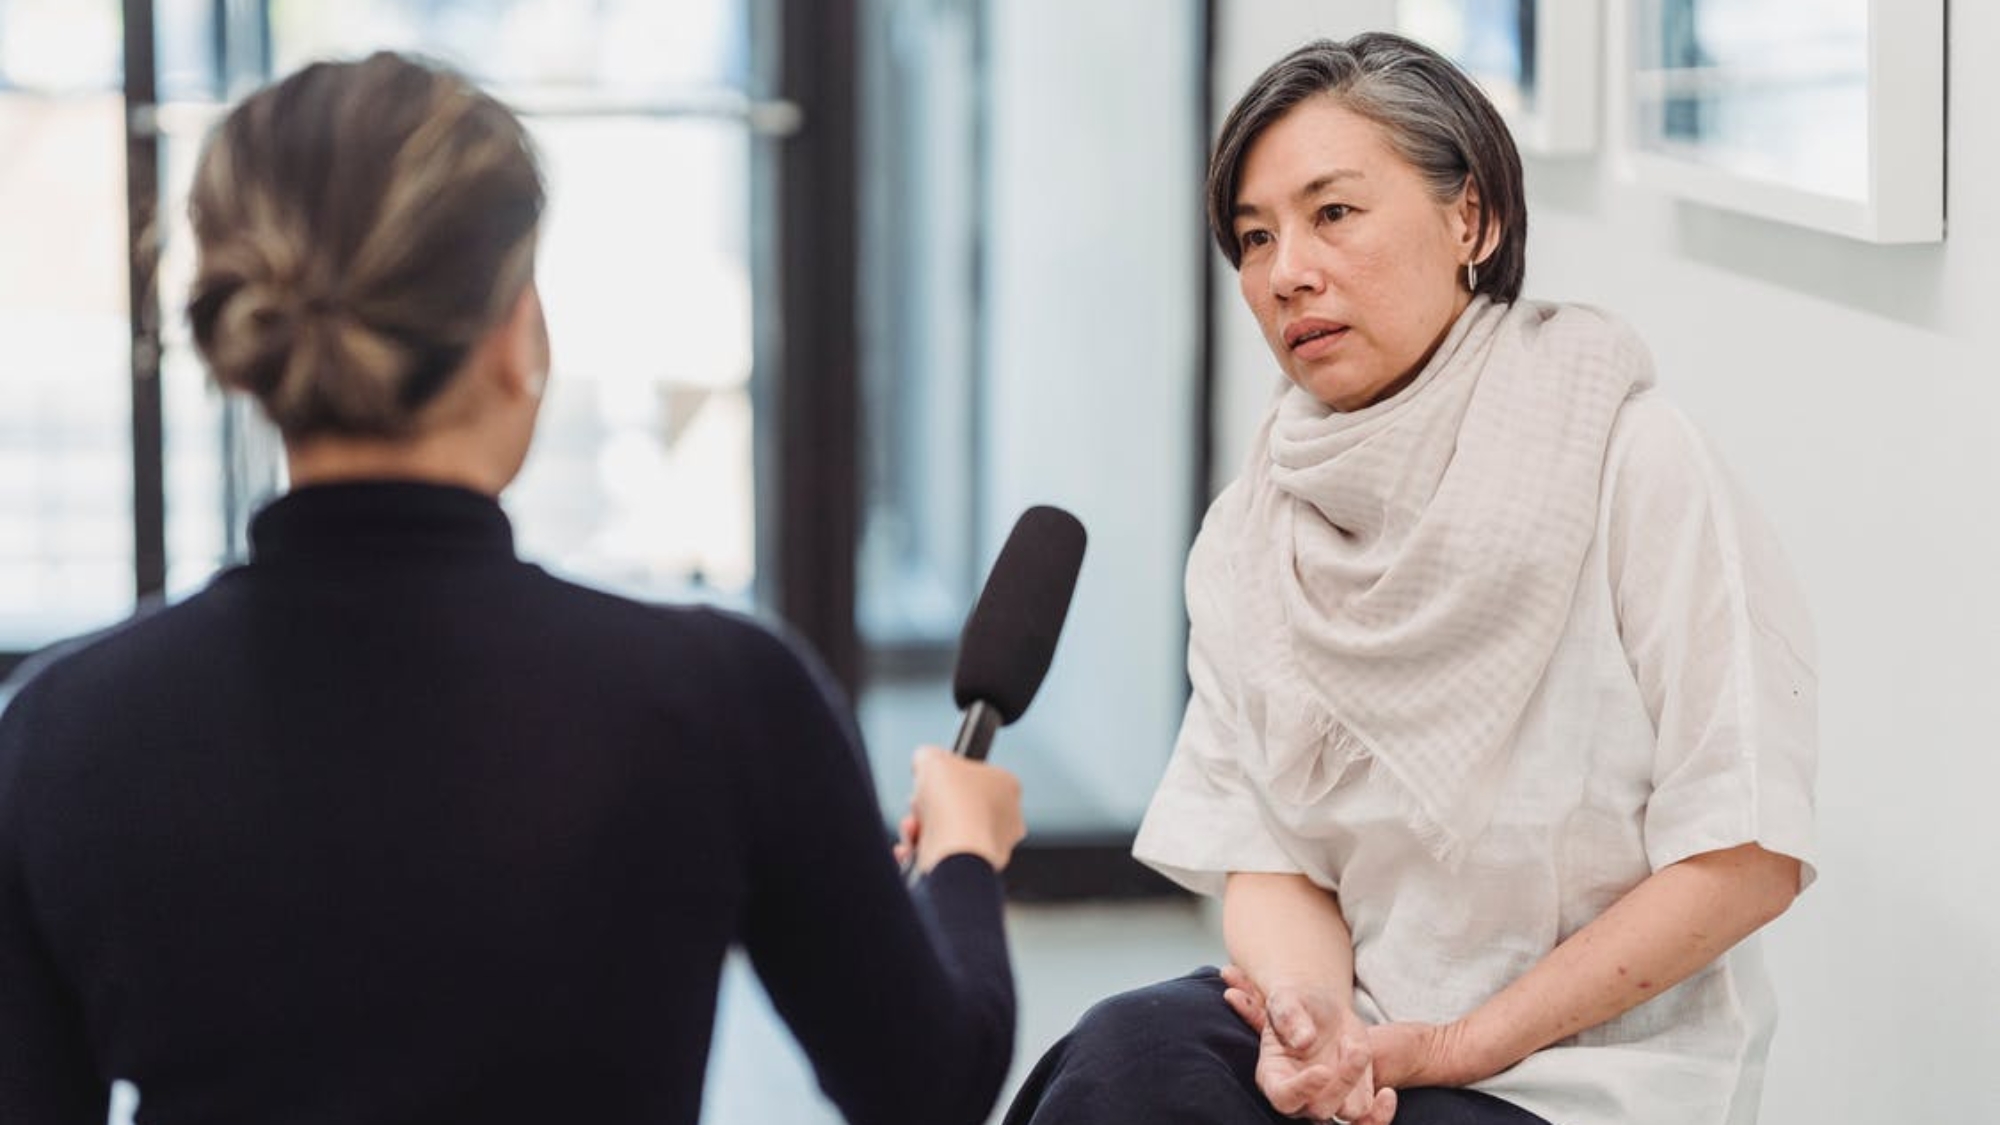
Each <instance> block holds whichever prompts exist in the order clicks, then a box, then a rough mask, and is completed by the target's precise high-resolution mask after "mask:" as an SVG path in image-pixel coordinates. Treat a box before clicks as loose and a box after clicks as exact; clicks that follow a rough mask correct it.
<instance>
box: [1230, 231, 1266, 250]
mask: <svg viewBox="0 0 2000 1125" xmlns="http://www.w3.org/2000/svg"><path fill="white" fill-rule="evenodd" d="M1270 241H1271V232H1270V231H1267V230H1246V231H1244V232H1243V233H1242V234H1240V235H1237V236H1236V242H1237V245H1239V246H1240V247H1242V248H1243V249H1245V250H1250V249H1254V248H1255V247H1258V246H1263V245H1266V244H1268V243H1269V242H1270Z"/></svg>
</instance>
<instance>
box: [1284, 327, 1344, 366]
mask: <svg viewBox="0 0 2000 1125" xmlns="http://www.w3.org/2000/svg"><path fill="white" fill-rule="evenodd" d="M1346 338H1347V326H1346V325H1345V324H1336V323H1334V322H1333V321H1330V320H1301V321H1299V322H1297V323H1296V324H1292V325H1290V326H1288V327H1287V328H1286V329H1285V346H1286V347H1288V348H1290V349H1291V351H1292V354H1293V355H1295V356H1298V357H1299V358H1300V359H1318V358H1320V357H1321V356H1323V355H1325V354H1327V353H1328V352H1330V351H1332V350H1333V349H1334V348H1336V347H1338V346H1339V345H1340V342H1341V341H1342V340H1344V339H1346Z"/></svg>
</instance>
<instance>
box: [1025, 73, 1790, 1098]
mask: <svg viewBox="0 0 2000 1125" xmlns="http://www.w3.org/2000/svg"><path fill="white" fill-rule="evenodd" d="M1209 215H1210V221H1211V223H1212V225H1213V230H1214V234H1215V237H1216V240H1217V242H1218V244H1219V245H1220V246H1221V248H1222V251H1223V253H1224V255H1225V256H1226V257H1228V259H1229V260H1230V262H1231V263H1232V264H1234V265H1235V266H1236V267H1237V268H1238V269H1239V271H1240V274H1241V282H1242V291H1243V297H1244V300H1245V301H1246V302H1248V304H1249V306H1250V309H1251V311H1252V312H1253V313H1254V314H1255V315H1256V318H1257V321H1258V323H1259V324H1260V325H1261V327H1262V329H1263V333H1264V337H1265V341H1266V343H1267V344H1268V345H1269V346H1270V348H1271V351H1272V353H1273V354H1274V355H1275V356H1276V357H1277V360H1278V364H1279V366H1280V367H1281V368H1282V369H1283V370H1284V372H1285V374H1286V376H1287V377H1288V379H1289V382H1290V385H1289V386H1288V387H1287V388H1286V389H1285V391H1284V392H1283V394H1282V396H1281V397H1280V398H1279V399H1278V401H1277V402H1276V403H1275V404H1274V406H1273V408H1272V410H1271V412H1270V414H1269V415H1268V417H1267V418H1266V421H1265V423H1264V427H1263V430H1262V432H1261V433H1260V435H1259V436H1258V439H1257V441H1256V442H1255V443H1254V448H1253V451H1252V453H1251V456H1250V459H1249V463H1248V464H1247V466H1246V467H1245V469H1244V471H1243V473H1242V475H1241V476H1240V477H1239V478H1238V479H1237V480H1236V481H1235V482H1234V483H1232V484H1231V485H1230V486H1229V487H1228V488H1227V489H1226V490H1224V492H1223V493H1222V495H1221V496H1220V497H1218V498H1217V500H1216V501H1215V503H1214V506H1213V507H1212V508H1211V509H1210V510H1209V513H1208V516H1207V518H1206V520H1205V521H1204V523H1203V525H1202V529H1201V532H1200V535H1199V536H1198V538H1197V540H1196V543H1195V546H1194V550H1193V552H1192V555H1191V556H1190V560H1189V563H1188V575H1187V593H1188V604H1189V614H1190V617H1191V619H1192V633H1191V642H1190V673H1191V678H1192V680H1193V684H1194V693H1193V697H1192V699H1191V701H1190V704H1189V707H1188V712H1187V716H1186V720H1185V723H1184V725H1183V728H1182V732H1181V736H1180V740H1179V744H1178V746H1177V747H1176V749H1175V752H1174V755H1173V758H1172V761H1171V763H1170V765H1169V766H1168V770H1167V774H1166V777H1165V779H1164V780H1163V781H1162V783H1161V785H1160V788H1159V791H1158V793H1157V794H1156V795H1155V798H1154V801H1153V804H1152V807H1151V809H1150V811H1149V812H1148V814H1147V817H1146V820H1145V823H1144V825H1143V826H1142V828H1141V830H1140V833H1139V839H1138V843H1137V845H1136V848H1135V851H1136V853H1137V855H1138V856H1139V857H1140V858H1141V859H1143V860H1145V861H1146V862H1148V863H1150V864H1152V865H1154V866H1155V867H1157V868H1159V869H1160V870H1162V871H1164V872H1166V873H1167V874H1169V875H1171V876H1173V877H1175V878H1176V879H1179V880H1180V881H1181V882H1183V883H1185V884H1186V885H1188V886H1190V887H1192V888H1195V889H1197V890H1200V891H1204V892H1208V893H1219V894H1220V895H1221V896H1222V898H1223V918H1224V931H1225V935H1224V936H1225V941H1226V944H1227V946H1228V950H1229V956H1230V959H1231V961H1232V962H1233V963H1234V964H1233V965H1232V967H1231V968H1229V969H1226V970H1224V971H1223V972H1221V973H1219V974H1218V973H1216V972H1214V971H1212V970H1209V971H1203V972H1197V973H1195V974H1193V975H1191V976H1189V977H1187V978H1183V979H1181V980H1178V981H1172V982H1168V983H1166V984H1162V985H1157V986H1154V987H1151V988H1147V989H1142V990H1140V991H1138V992H1135V993H1130V994H1126V995H1124V996H1120V997H1115V998H1113V999H1111V1000H1108V1001H1106V1002H1104V1003H1103V1004H1100V1005H1099V1006H1098V1007H1096V1008H1094V1009H1093V1010H1092V1011H1091V1012H1090V1013H1088V1014H1086V1016H1085V1017H1084V1019H1083V1020H1082V1021H1081V1022H1080V1023H1079V1025H1078V1026H1077V1028H1076V1029H1075V1031H1074V1032H1073V1033H1072V1034H1071V1035H1070V1036H1069V1037H1068V1038H1066V1039H1065V1040H1063V1041H1062V1042H1061V1043H1059V1044H1058V1045H1057V1046H1056V1047H1055V1048H1054V1049H1053V1050H1052V1051H1051V1052H1050V1053H1049V1054H1048V1056H1047V1057H1045V1058H1044V1059H1043V1060H1042V1063H1041V1065H1040V1066H1039V1068H1038V1069H1037V1071H1036V1072H1035V1074H1034V1075H1033V1076H1032V1077H1031V1078H1030V1079H1029V1081H1028V1083H1027V1085H1026V1086H1025V1088H1024V1091H1023V1093H1022V1095H1021V1097H1020V1098H1019V1100H1017V1102H1016V1103H1015V1106H1014V1108H1013V1110H1012V1112H1011V1114H1010V1116H1009V1118H1008V1120H1009V1121H1010V1122H1017V1123H1019V1122H1034V1123H1035V1125H1067V1123H1076V1122H1122V1121H1146V1122H1153V1123H1157V1122H1177V1121H1186V1122H1196V1121H1199V1122H1204V1123H1208V1125H1215V1123H1223V1125H1229V1123H1236V1122H1265V1121H1271V1120H1282V1119H1284V1118H1286V1117H1305V1118H1311V1119H1321V1120H1331V1121H1352V1122H1366V1123H1367V1125H1386V1123H1387V1122H1388V1121H1390V1120H1391V1119H1392V1118H1393V1119H1394V1120H1395V1121H1396V1122H1397V1123H1398V1125H1423V1123H1427V1122H1455V1123H1467V1125H1470V1123H1479V1122H1492V1123H1532V1122H1536V1121H1547V1122H1553V1123H1555V1125H1614V1123H1616V1125H1697V1123H1699V1125H1725V1123H1729V1125H1742V1123H1747V1122H1750V1121H1751V1120H1753V1119H1754V1117H1755V1115H1756V1109H1757V1099H1758V1087H1759V1083H1760V1080H1761V1076H1762V1069H1763V1057H1764V1051H1765V1047H1766V1044H1767V1042H1768V1038H1769V1036H1770V1034H1771V1029H1772V1021H1773V1011H1772V1003H1771V996H1770V990H1769V987H1768V984H1767V982H1766V979H1765V976H1764V973H1763V970H1762V968H1761V965H1760V961H1759V958H1758V955H1757V952H1756V949H1755V945H1754V942H1753V941H1747V940H1745V939H1746V937H1747V936H1748V935H1750V934H1751V933H1752V931H1754V930H1756V929H1757V928H1758V927H1760V926H1761V925H1763V924H1764V923H1765V922H1767V921H1769V920H1770V919H1771V918H1773V917H1775V916H1776V915H1778V914H1779V913H1780V912H1782V911H1783V910H1784V909H1785V908H1786V907H1787V906H1788V905H1789V904H1790V903H1791V901H1792V899H1793V897H1794V896H1795V895H1796V894H1797V893H1798V891H1799V890H1800V889H1801V887H1802V886H1803V885H1804V884H1805V882H1807V881H1809V880H1810V878H1811V868H1810V866H1809V865H1808V864H1809V860H1810V857H1811V851H1812V843H1811V839H1812V802H1811V779H1812V772H1813V762H1814V753H1815V752H1814V739H1815V734H1814V690H1815V689H1814V674H1813V670H1812V666H1811V657H1810V629H1809V626H1808V623H1807V621H1806V618H1805V615H1804V613H1803V611H1802V609H1801V607H1800V605H1799V602H1798V599H1797V597H1796V595H1795V593H1794V590H1793V586H1792V582H1791V580H1790V578H1789V577H1788V575H1787V573H1786V570H1785V567H1784V564H1783V562H1782V560H1781V558H1780V557H1779V555H1778V553H1777V551H1776V548H1775V547H1774V545H1773V543H1772V541H1771V539H1770V536H1769V533H1768V531H1767V529H1766V527H1765V525H1764V523H1763V522H1762V520H1760V519H1759V518H1758V517H1757V516H1756V515H1755V514H1754V513H1753V512H1752V511H1751V509H1750V507H1749V505H1748V504H1747V503H1746V502H1745V500H1744V498H1743V497H1742V496H1741V495H1740V494H1739V493H1738V492H1737V491H1736V490H1734V489H1733V488H1732V487H1731V485H1730V484H1729V482H1728V480H1727V479H1726V478H1725V477H1724V475H1723V474H1722V472H1721V471H1720V469H1719V468H1718V467H1717V465H1716V463H1715V461H1714V458H1713V457H1712V456H1711V455H1710V453H1709V452H1708V451H1707V450H1706V448H1705V447H1704V446H1703V444H1702V443H1701V441H1700V440H1699V439H1698V438H1697V437H1696V435H1695V434H1694V433H1693V431H1692V430H1691V429H1690V427H1689V425H1688V423H1687V422H1686V421H1685V420H1684V419H1683V418H1682V416H1681V415H1680V414H1678V413H1677V412H1676V411H1675V410H1674V409H1673V408H1672V407H1671V406H1669V405H1667V404H1666V403H1665V402H1664V401H1663V400H1662V399H1661V398H1660V396H1659V395H1658V394H1657V393H1655V392H1654V391H1653V390H1652V389H1651V388H1652V383H1653V375H1652V369H1651V363H1650V360H1649V358H1648V356H1647V353H1646V351H1645V349H1644V348H1643V347H1642V346H1641V344H1640V343H1639V342H1638V341H1637V340H1636V339H1635V338H1634V337H1633V335H1632V333H1631V332H1630V331H1629V330H1627V329H1626V328H1624V327H1623V326H1622V325H1620V324H1618V323H1617V322H1616V321H1613V320H1612V319H1610V318H1609V317H1607V316H1605V315H1604V314H1603V313H1600V312H1596V311H1594V310H1591V309H1588V308H1582V307H1578V306H1572V305H1557V304H1546V303H1540V302H1531V301H1525V300H1521V299H1519V296H1518V295H1519V290H1520V287H1521V283H1522V275H1523V269H1524V261H1523V253H1524V246H1525V243H1526V213H1525V210H1524V205H1523V197H1522V187H1521V169H1520V162H1519V158H1518V157H1517V156H1516V154H1515V150H1514V147H1513V144H1512V141H1511V140H1510V138H1509V137H1508V134H1507V131H1506V128H1505V126H1504V125H1503V124H1502V123H1501V121H1500V119H1499V118H1498V116H1497V115H1496V114H1495V113H1494V111H1493V109H1492V107H1491V106H1490V105H1489V104H1488V103H1487V101H1486V100H1485V98H1484V97H1483V96H1482V95H1481V94H1480V93H1479V92H1478V90H1477V89H1476V88H1475V87H1474V86H1473V85H1472V84H1471V83H1470V82H1469V81H1468V80H1467V79H1466V78H1465V76H1464V75H1462V74H1461V73H1459V72H1458V71H1457V70H1456V69H1455V68H1453V67H1452V66H1451V65H1450V64H1449V63H1448V62H1446V61H1445V60H1444V59H1442V58H1440V57H1439V56H1437V55H1436V54H1434V53H1432V52H1431V51H1429V50H1427V49H1425V48H1423V47H1421V46H1418V45H1417V44H1414V43H1411V42H1409V41H1407V40H1404V39H1401V38H1398V37H1395V36H1390V35H1364V36H1360V37H1358V38H1355V39H1353V40H1350V41H1348V42H1345V43H1331V42H1319V43H1314V44H1311V45H1308V46H1306V47H1303V48H1301V49H1300V50H1298V51H1296V52H1294V53H1293V54H1291V55H1290V56H1288V57H1286V58H1285V59H1283V60H1281V61H1280V62H1278V63H1277V64H1276V65H1274V66H1273V67H1272V68H1271V69H1270V70H1268V71H1267V72H1265V74H1264V75H1263V76H1262V77H1261V78H1259V79H1258V80H1257V82H1256V83H1255V84H1254V85H1253V86H1252V87H1251V89H1250V91H1249V92H1248V93H1247V94H1245V95H1244V97H1243V99H1242V100H1241V101H1240V102H1239V103H1238V104H1237V106H1236V107H1235V109H1234V111H1233V112H1232V113H1231V114H1230V116H1229V118H1228V120H1227V121H1226V123H1225V124H1224V126H1223V128H1222V132H1221V136H1220V139H1219V140H1218V142H1217V144H1216V148H1215V154H1214V159H1213V162H1212V163H1211V165H1210V171H1209ZM1232 1009H1233V1011H1232Z"/></svg>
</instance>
